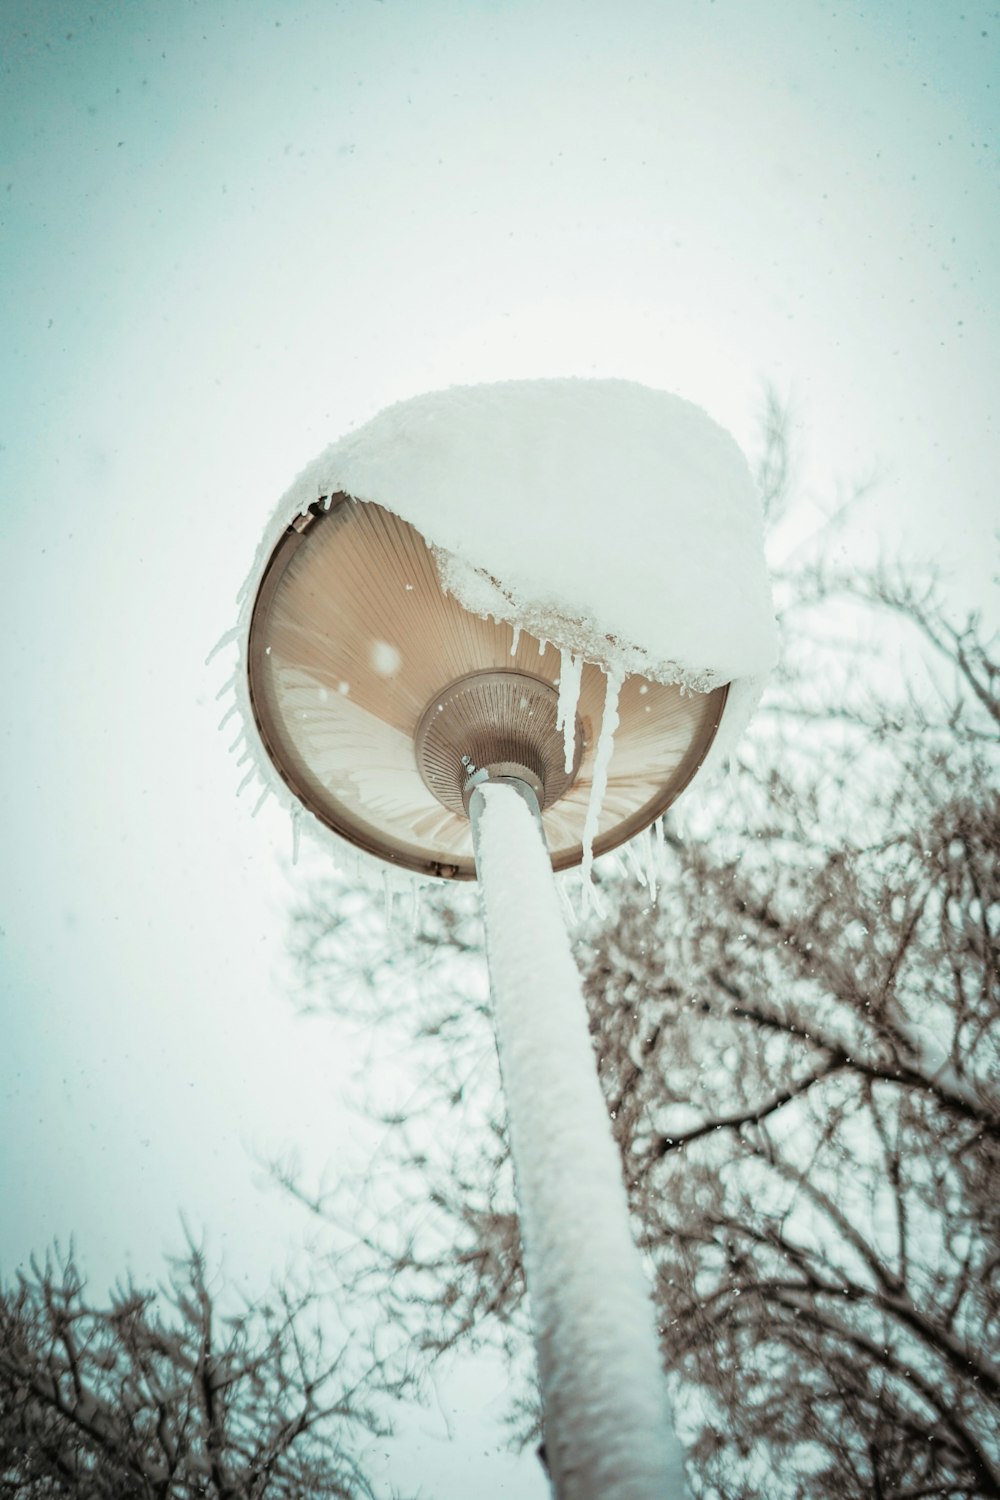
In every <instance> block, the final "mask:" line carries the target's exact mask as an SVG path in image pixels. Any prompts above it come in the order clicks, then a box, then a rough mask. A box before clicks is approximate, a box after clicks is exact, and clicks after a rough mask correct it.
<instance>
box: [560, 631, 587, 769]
mask: <svg viewBox="0 0 1000 1500" xmlns="http://www.w3.org/2000/svg"><path fill="white" fill-rule="evenodd" d="M582 672H583V657H582V656H574V655H573V653H572V652H571V651H566V650H565V649H563V650H561V651H560V653H559V702H558V703H557V705H556V733H557V734H558V733H559V731H560V729H561V730H562V732H563V745H564V746H565V750H566V770H567V771H572V769H573V756H574V753H575V751H576V706H577V704H578V703H579V701H580V675H581V673H582Z"/></svg>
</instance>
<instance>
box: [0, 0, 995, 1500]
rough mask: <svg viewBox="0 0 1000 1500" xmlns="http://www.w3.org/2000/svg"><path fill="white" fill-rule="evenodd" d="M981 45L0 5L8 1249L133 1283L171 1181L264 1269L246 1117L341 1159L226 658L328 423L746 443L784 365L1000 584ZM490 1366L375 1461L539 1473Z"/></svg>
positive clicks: (988, 119)
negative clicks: (656, 398)
mask: <svg viewBox="0 0 1000 1500" xmlns="http://www.w3.org/2000/svg"><path fill="white" fill-rule="evenodd" d="M998 39H1000V9H998V7H997V6H996V5H994V4H985V3H977V0H969V3H967V4H963V3H962V0H955V3H941V0H916V3H910V4H902V3H895V0H882V3H878V4H874V3H873V4H870V5H861V4H857V3H849V0H844V3H838V4H821V3H816V0H787V3H780V0H658V3H652V0H650V3H642V0H619V3H617V4H615V5H611V4H607V3H594V0H531V3H529V0H492V3H485V0H464V3H463V0H408V3H405V4H404V3H402V0H345V3H342V4H329V3H328V4H323V5H296V6H291V5H280V4H270V5H264V4H260V3H258V0H238V3H237V0H233V3H226V0H215V3H207V0H203V3H190V0H188V3H179V0H173V3H152V0H133V3H130V4H125V3H102V0H94V3H92V4H86V3H54V4H46V3H42V0H31V3H30V4H29V3H27V0H7V3H6V4H5V5H4V6H3V7H2V11H0V56H2V60H3V61H2V68H3V74H2V85H0V100H2V103H0V127H2V140H0V167H2V180H0V187H2V189H3V201H4V220H3V241H2V247H0V254H2V257H3V262H2V273H0V296H2V298H3V330H4V333H3V351H4V357H3V363H2V369H3V400H2V404H0V427H2V430H0V442H2V445H3V448H2V452H0V590H2V599H3V605H4V631H3V681H4V684H5V696H6V704H7V712H6V714H5V716H4V726H3V746H4V774H3V778H2V782H0V786H2V790H0V799H2V802H0V830H2V848H3V869H2V874H0V927H2V938H0V943H2V947H0V962H2V971H3V972H2V980H0V984H2V991H0V993H2V1003H3V1007H4V1020H3V1030H2V1033H0V1129H2V1139H3V1143H4V1144H3V1156H2V1161H0V1204H2V1209H0V1267H2V1268H3V1270H4V1271H5V1272H7V1273H9V1272H11V1271H13V1270H14V1269H15V1268H16V1267H17V1266H18V1265H19V1264H22V1263H23V1262H24V1260H25V1259H26V1257H27V1255H28V1254H29V1252H30V1251H32V1250H40V1249H44V1247H45V1246H46V1245H47V1244H48V1243H49V1242H50V1241H51V1240H52V1238H53V1237H54V1236H57V1235H58V1236H61V1237H62V1238H66V1237H68V1235H69V1234H70V1233H71V1232H73V1233H75V1235H76V1238H77V1243H78V1247H79V1250H80V1253H81V1257H82V1258H83V1260H84V1262H85V1264H86V1265H87V1266H88V1267H89V1269H90V1271H91V1274H92V1278H93V1281H94V1283H95V1285H96V1286H103V1285H105V1284H106V1283H107V1281H108V1280H109V1279H110V1278H112V1277H113V1276H114V1275H115V1274H116V1273H117V1272H118V1271H119V1270H120V1269H122V1268H123V1267H124V1266H125V1265H126V1264H127V1265H130V1266H132V1267H133V1268H134V1269H135V1270H136V1271H137V1273H138V1274H139V1275H140V1276H146V1277H150V1276H154V1275H156V1274H157V1273H158V1260H159V1255H160V1252H161V1250H162V1249H163V1248H164V1247H176V1246H177V1243H178V1240H179V1218H178V1214H179V1211H180V1210H183V1211H184V1212H185V1213H186V1215H187V1217H188V1219H189V1220H190V1221H191V1223H192V1224H194V1225H196V1226H200V1225H204V1226H205V1227H206V1229H207V1231H208V1235H209V1245H210V1248H214V1249H215V1250H216V1251H217V1252H218V1253H220V1254H222V1255H224V1256H225V1260H226V1265H227V1268H228V1269H229V1271H230V1273H231V1274H232V1275H233V1276H234V1277H236V1278H242V1277H246V1278H247V1279H248V1285H249V1284H254V1283H257V1282H259V1280H260V1279H261V1278H262V1277H263V1276H265V1275H266V1273H267V1271H268V1270H269V1269H270V1268H271V1267H272V1266H275V1267H280V1266H281V1265H282V1264H283V1263H284V1260H285V1258H286V1256H287V1254H288V1253H289V1252H290V1250H291V1248H292V1247H293V1246H294V1245H295V1243H296V1242H297V1240H298V1238H299V1237H300V1235H301V1231H302V1226H301V1224H300V1223H299V1221H298V1220H297V1218H296V1216H295V1215H294V1214H293V1213H291V1212H290V1211H286V1210H285V1209H284V1208H283V1206H282V1204H281V1202H280V1200H279V1199H277V1198H276V1197H275V1196H274V1195H273V1194H270V1193H266V1192H263V1191H262V1190H261V1188H260V1186H259V1182H258V1180H257V1174H256V1172H255V1168H254V1165H253V1162H252V1159H251V1154H250V1153H251V1151H252V1150H253V1149H257V1150H259V1151H261V1152H264V1153H266V1152H269V1151H272V1150H277V1149H280V1148H281V1147H284V1146H287V1145H297V1146H298V1147H299V1148H300V1149H301V1150H302V1152H303V1154H304V1155H305V1156H306V1158H307V1159H308V1160H311V1161H313V1162H315V1163H317V1164H320V1163H322V1162H324V1161H325V1160H326V1159H327V1158H328V1157H330V1156H332V1155H334V1154H336V1153H337V1152H338V1151H340V1150H341V1149H342V1147H341V1143H342V1142H343V1140H344V1137H345V1132H346V1131H347V1130H348V1124H347V1123H346V1122H345V1117H344V1114H343V1111H342V1110H341V1109H340V1108H339V1107H338V1103H337V1099H338V1095H339V1093H340V1092H341V1091H342V1087H343V1083H344V1081H345V1080H346V1079H347V1078H348V1077H349V1076H350V1075H351V1072H352V1065H353V1064H354V1063H356V1059H352V1057H351V1055H350V1050H349V1048H346V1049H345V1044H344V1042H343V1039H342V1038H341V1039H339V1040H338V1038H337V1037H336V1036H335V1035H334V1032H333V1030H332V1028H330V1027H329V1026H327V1025H326V1023H324V1022H321V1021H315V1020H314V1021H311V1022H305V1021H302V1020H297V1019H295V1017H294V1014H293V1009H292V1006H291V1004H290V1003H289V1001H288V998H287V994H286V991H287V978H288V975H287V968H286V966H285V963H284V953H285V950H286V944H287V926H286V919H285V912H286V909H287V907H288V904H289V902H290V901H291V900H292V899H293V898H294V894H295V890H296V883H297V882H296V872H293V871H292V870H291V869H290V867H289V854H290V844H291V841H290V835H289V831H288V828H287V826H286V824H285V821H284V820H283V818H282V817H281V816H280V815H279V814H277V813H275V812H274V811H272V810H269V809H266V808H265V810H264V811H262V812H261V814H260V816H259V817H258V818H257V819H255V820H253V819H251V817H250V811H251V809H250V806H249V805H248V803H247V800H246V799H245V798H244V799H241V800H240V801H239V802H237V800H236V798H235V789H236V786H237V785H238V783H239V780H240V777H241V772H239V771H237V769H236V767H235V765H234V763H233V761H232V760H231V759H230V758H229V757H228V756H227V753H226V747H227V745H228V744H229V742H230V739H231V735H225V736H220V735H219V734H217V732H216V727H215V726H216V724H217V722H218V719H219V717H220V716H221V708H220V705H218V704H217V703H216V702H215V701H214V699H215V694H216V692H217V691H218V689H219V688H220V687H221V686H222V684H223V681H224V678H225V675H226V672H227V671H228V667H227V666H226V665H225V662H223V663H222V664H221V665H220V663H219V661H216V662H214V663H213V664H212V665H211V666H210V667H206V666H205V665H204V660H205V657H206V655H207V653H208V651H209V649H210V648H211V646H212V645H213V643H214V642H215V640H216V639H217V638H218V637H219V636H220V635H222V634H223V632H225V631H226V630H227V629H228V628H229V627H230V626H231V625H232V623H233V621H234V619H235V604H234V596H235V594H236V591H237V589H238V587H239V585H240V583H241V582H242V579H243V577H244V575H245V574H246V572H247V571H248V569H249V567H250V564H251V561H252V557H253V553H254V549H255V547H256V545H257V542H258V539H259V537H260V535H261V532H262V531H263V528H264V525H265V522H266V519H267V517H268V515H269V513H270V510H271V508H272V506H273V505H274V503H275V502H276V500H277V498H278V496H279V495H280V494H281V492H282V491H283V490H284V489H285V488H286V486H287V484H288V483H289V481H290V480H291V478H292V477H293V476H294V474H295V473H296V472H297V470H298V469H300V468H301V467H302V466H303V465H304V464H305V463H306V462H307V461H308V460H309V459H310V458H312V457H313V455H314V453H315V452H316V451H317V450H318V449H320V448H321V447H323V446H324V445H325V444H326V443H327V442H329V441H330V440H331V439H333V438H334V437H336V436H337V435H338V434H339V433H341V432H343V431H344V430H345V429H346V428H348V427H349V426H351V425H353V424H356V423H357V422H359V421H360V420H363V419H364V418H365V417H367V416H368V415H370V414H372V413H373V412H374V411H376V410H378V409H379V408H380V407H381V406H383V405H385V404H386V403H387V402H388V401H391V400H393V399H396V398H398V397H401V396H405V395H409V394H412V393H415V392H417V391H420V390H423V389H431V388H435V387H438V386H441V385H446V384H449V383H452V382H456V381H459V382H461V381H469V380H476V379H493V378H500V377H504V376H519V375H555V374H581V375H587V374H617V375H624V376H630V377H632V378H635V379H639V380H644V381H646V382H648V383H649V384H653V385H658V386H662V387H665V388H667V389H671V390H675V391H677V392H679V393H680V394H681V395H683V396H686V397H688V398H690V399H693V400H695V401H698V402H700V403H701V404H702V405H704V406H705V407H706V408H707V409H708V410H709V411H710V412H711V413H712V415H713V416H715V417H716V418H717V419H719V420H720V421H721V422H722V423H723V424H724V425H726V426H727V427H729V428H730V430H732V431H733V432H734V434H735V435H736V437H737V438H738V439H739V440H740V441H741V442H742V443H744V444H745V445H748V446H749V445H751V444H752V442H753V438H754V432H755V421H756V417H757V414H758V412H759V408H760V392H761V385H762V382H764V381H765V380H772V381H774V382H775V383H776V384H777V386H778V388H779V390H780V391H781V392H782V393H783V394H785V395H787V396H789V397H790V398H791V400H792V402H793V408H794V412H795V416H796V420H797V424H798V441H799V444H800V452H801V458H800V464H799V473H800V480H801V483H802V486H803V488H804V489H805V490H806V491H807V492H808V493H810V494H812V495H814V496H816V497H817V498H818V499H819V500H824V499H829V498H830V497H832V496H834V495H836V493H837V492H838V489H839V488H840V487H842V486H846V485H847V484H849V483H850V482H851V481H852V480H854V479H856V478H858V477H860V476H866V475H868V474H869V473H871V472H872V471H873V470H878V472H879V473H880V474H881V475H882V479H881V482H880V485H879V487H878V488H877V490H876V491H875V493H874V495H873V497H872V498H871V500H870V501H869V502H868V508H867V510H866V513H865V518H864V525H863V527H862V532H863V533H864V535H863V537H862V538H861V539H860V540H859V541H858V543H857V545H859V546H861V545H867V546H873V545H875V543H876V541H879V542H881V543H882V544H883V545H885V546H888V547H890V548H891V547H893V546H895V545H905V546H906V547H907V548H908V549H910V550H911V551H912V550H918V551H919V550H922V551H924V552H926V553H927V554H928V555H929V556H932V557H936V558H938V559H939V560H940V561H941V562H942V564H943V565H944V566H945V567H946V568H948V569H950V570H951V579H952V582H951V587H952V591H953V597H954V598H955V599H956V600H957V601H961V600H963V599H965V598H967V597H968V598H972V599H973V600H974V601H975V602H977V603H979V604H981V605H985V606H986V607H988V608H992V609H993V611H994V613H995V612H996V602H995V593H993V592H992V590H991V582H990V581H991V578H992V576H993V573H994V572H995V568H996V543H995V531H996V526H997V505H996V500H995V497H994V492H995V476H996V474H997V472H998V467H1000V464H998V460H1000V451H998V450H1000V439H998V430H997V420H996V408H997V394H998V377H997V357H996V350H997V349H998V348H1000V195H998V163H997V155H998V150H1000V142H998V138H997V116H998V102H997V90H998V88H1000V49H998ZM499 1378H500V1377H497V1375H496V1372H493V1373H492V1374H489V1375H487V1376H484V1378H483V1381H482V1382H481V1383H480V1387H476V1388H473V1387H471V1386H470V1389H474V1399H473V1401H472V1405H471V1406H470V1405H469V1403H467V1404H466V1407H465V1408H464V1409H463V1412H462V1413H460V1414H459V1415H458V1416H456V1417H455V1419H454V1420H455V1423H456V1429H455V1430H456V1432H457V1433H458V1434H459V1435H460V1438H461V1443H460V1445H459V1446H456V1444H457V1443H459V1439H456V1441H455V1442H453V1443H451V1444H449V1442H448V1441H447V1440H446V1428H445V1425H444V1418H443V1416H442V1413H441V1412H440V1411H433V1410H432V1411H431V1412H428V1413H426V1414H424V1415H423V1416H422V1417H421V1418H419V1419H418V1420H417V1421H416V1422H415V1423H411V1424H409V1425H408V1428H407V1432H406V1433H405V1434H404V1437H403V1438H402V1439H401V1440H400V1442H399V1443H398V1444H397V1445H396V1449H395V1453H396V1457H395V1459H394V1460H393V1462H395V1463H396V1464H397V1465H398V1467H397V1469H396V1470H394V1472H395V1473H396V1474H397V1477H399V1476H400V1475H405V1476H406V1478H407V1480H408V1482H410V1483H417V1482H420V1483H423V1484H424V1486H425V1491H426V1493H427V1494H428V1495H434V1496H436V1497H437V1500H447V1497H448V1496H449V1495H451V1494H454V1495H456V1496H458V1495H460V1494H465V1493H468V1487H469V1485H470V1484H472V1483H473V1482H474V1483H475V1486H476V1490H477V1492H478V1493H479V1494H481V1495H483V1496H484V1497H486V1496H489V1495H492V1494H503V1493H517V1494H525V1495H527V1494H529V1493H533V1492H535V1493H538V1494H539V1495H540V1494H543V1493H544V1485H542V1484H541V1483H540V1475H536V1474H535V1468H536V1467H537V1466H536V1465H535V1461H534V1460H533V1459H532V1460H528V1461H526V1463H525V1465H524V1466H523V1467H522V1469H520V1470H518V1469H517V1468H515V1467H512V1466H510V1465H507V1464H505V1463H504V1462H503V1461H502V1460H500V1459H499V1458H497V1457H496V1456H495V1454H494V1452H493V1450H494V1449H495V1448H496V1446H497V1444H498V1443H499V1442H500V1441H501V1438H500V1434H499V1433H498V1432H497V1431H495V1430H493V1429H490V1428H489V1427H488V1425H484V1421H485V1420H486V1419H488V1418H489V1417H490V1414H491V1412H494V1411H495V1410H496V1409H498V1404H497V1402H498V1397H497V1390H496V1382H497V1379H499ZM491 1381H492V1382H493V1384H492V1385H491V1384H490V1382H491ZM457 1399H458V1397H457V1396H455V1397H451V1396H449V1397H446V1398H445V1402H446V1404H447V1403H448V1402H449V1401H457ZM483 1406H485V1418H483V1413H482V1412H481V1411H480V1410H478V1409H473V1408H478V1407H483ZM470 1434H471V1435H472V1436H471V1438H470ZM487 1449H488V1450H489V1451H488V1452H487V1451H486V1450H487ZM457 1453H461V1455H462V1458H461V1463H462V1466H463V1467H462V1470H461V1472H460V1473H456V1472H455V1466H456V1462H457V1459H456V1454H457ZM449 1470H451V1471H452V1479H451V1487H449V1481H448V1480H447V1479H446V1478H445V1477H444V1476H445V1475H447V1474H448V1472H449ZM531 1485H534V1486H535V1488H534V1490H533V1491H532V1490H531V1489H530V1486H531Z"/></svg>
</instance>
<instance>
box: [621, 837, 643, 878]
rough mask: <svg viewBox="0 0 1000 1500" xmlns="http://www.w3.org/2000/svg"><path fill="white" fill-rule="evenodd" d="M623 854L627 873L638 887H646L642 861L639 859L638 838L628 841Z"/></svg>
mask: <svg viewBox="0 0 1000 1500" xmlns="http://www.w3.org/2000/svg"><path fill="white" fill-rule="evenodd" d="M624 852H625V862H626V865H627V867H628V873H629V874H630V875H631V877H632V879H633V880H637V881H638V882H639V884H640V885H643V886H644V885H647V884H648V881H647V880H646V868H645V865H644V864H643V862H642V860H641V859H640V858H639V848H638V838H635V839H630V840H629V842H628V843H627V844H626V845H625V846H624Z"/></svg>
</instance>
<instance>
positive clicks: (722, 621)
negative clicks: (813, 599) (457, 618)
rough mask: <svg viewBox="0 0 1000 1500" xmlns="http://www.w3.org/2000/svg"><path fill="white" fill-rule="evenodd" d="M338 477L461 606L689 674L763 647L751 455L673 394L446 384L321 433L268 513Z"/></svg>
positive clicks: (529, 383)
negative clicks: (401, 527) (417, 540)
mask: <svg viewBox="0 0 1000 1500" xmlns="http://www.w3.org/2000/svg"><path fill="white" fill-rule="evenodd" d="M338 490H343V491H346V493H348V494H350V495H353V496H354V497H355V499H358V500H371V501H375V502H376V503H377V504H379V505H382V506H384V507H385V508H386V509H388V510H391V511H393V512H394V513H395V514H396V515H399V516H401V517H402V518H403V519H404V520H406V521H409V522H410V523H411V524H412V525H414V526H415V527H416V528H417V530H418V531H419V532H421V534H422V535H423V536H424V538H425V539H426V540H427V542H428V543H429V544H430V545H431V546H432V547H435V548H439V549H442V550H443V551H444V552H445V553H448V554H450V556H451V557H453V558H454V559H455V560H456V562H457V564H458V566H455V567H453V568H451V569H450V570H449V572H448V582H449V585H450V586H451V587H452V588H453V589H454V590H455V592H456V593H457V594H458V596H459V598H460V599H461V600H462V602H463V603H464V604H465V605H466V606H467V607H468V608H470V609H472V610H474V611H481V610H483V608H484V606H485V610H486V612H488V613H491V614H494V615H495V616H496V617H497V618H499V619H505V620H510V621H512V622H514V623H515V624H520V625H522V626H524V627H526V628H529V629H531V630H532V632H533V633H534V634H536V635H539V634H544V635H545V636H546V638H547V639H549V640H552V641H554V642H556V643H557V644H558V645H564V646H570V647H571V648H572V649H573V650H574V652H576V653H579V654H583V655H584V656H585V657H586V658H587V659H588V660H591V661H595V662H599V663H603V664H606V665H612V664H618V665H621V666H622V667H623V668H625V669H626V670H628V671H633V672H634V671H639V672H642V673H643V675H644V676H647V677H652V678H654V679H656V680H657V681H662V682H679V681H683V682H688V683H690V685H691V686H692V687H699V688H709V687H716V686H718V685H719V684H721V683H725V682H730V681H731V680H732V679H733V678H737V677H752V676H759V675H762V674H764V673H766V672H768V671H769V670H770V668H771V667H772V666H773V664H774V659H775V642H776V638H775V629H774V618H773V610H772V607H771V595H770V589H769V586H768V581H767V573H766V569H765V566H764V559H763V550H762V544H761V516H760V504H759V500H758V496H757V493H756V490H755V487H754V484H753V480H752V478H751V475H750V471H749V469H748V467H747V463H746V460H745V459H744V457H743V454H742V453H741V452H740V450H739V448H738V447H737V445H736V443H735V442H734V441H733V439H732V438H731V437H730V436H729V434H728V433H726V432H724V431H723V429H722V428H721V427H719V426H718V425H717V424H716V423H715V422H714V421H713V420H712V419H711V418H710V417H709V416H708V415H707V414H706V413H705V412H703V411H702V410H701V409H700V407H697V406H694V405H693V404H692V403H691V402H689V401H684V400H682V399H681V398H680V397H679V396H674V395H671V394H669V393H668V392H666V391H656V390H651V389H649V388H648V387H647V386H642V385H638V384H636V383H634V382H632V381H627V380H579V379H562V380H512V381H503V382H500V383H498V384H490V385H473V386H453V387H451V388H450V389H448V390H444V391H435V392H432V393H430V394H428V395H423V396H417V397H414V398H413V399H411V400H409V401H403V402H400V403H398V404H397V405H395V406H390V407H388V408H387V409H386V410H385V411H383V412H381V413H380V414H379V415H378V416H376V417H374V418H373V419H372V420H371V421H370V422H367V423H366V424H365V425H364V426H363V427H360V428H358V429H357V431H355V432H352V433H348V434H347V435H346V436H345V437H342V438H340V440H339V441H338V442H335V443H334V444H333V445H332V446H331V447H329V448H327V449H326V451H325V452H324V453H323V454H321V455H320V457H319V458H317V459H316V460H315V461H314V462H313V463H311V464H310V465H309V466H308V467H307V468H306V469H305V470H303V472H302V473H301V474H300V475H299V477H298V479H297V480H296V481H295V483H294V484H293V485H292V487H291V489H290V490H289V491H288V493H287V494H286V495H285V497H284V499H283V500H282V502H281V506H280V515H281V521H280V524H281V525H282V526H284V525H286V524H287V523H288V521H289V520H290V518H291V517H292V516H294V515H296V514H299V513H301V512H302V511H303V510H305V509H306V508H307V507H308V506H309V505H311V504H313V503H314V502H315V501H316V500H317V498H318V497H319V496H321V495H329V494H331V493H333V492H336V491H338ZM542 619H545V620H548V621H550V622H551V624H550V628H549V629H548V630H543V629H542V628H541V620H542Z"/></svg>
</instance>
